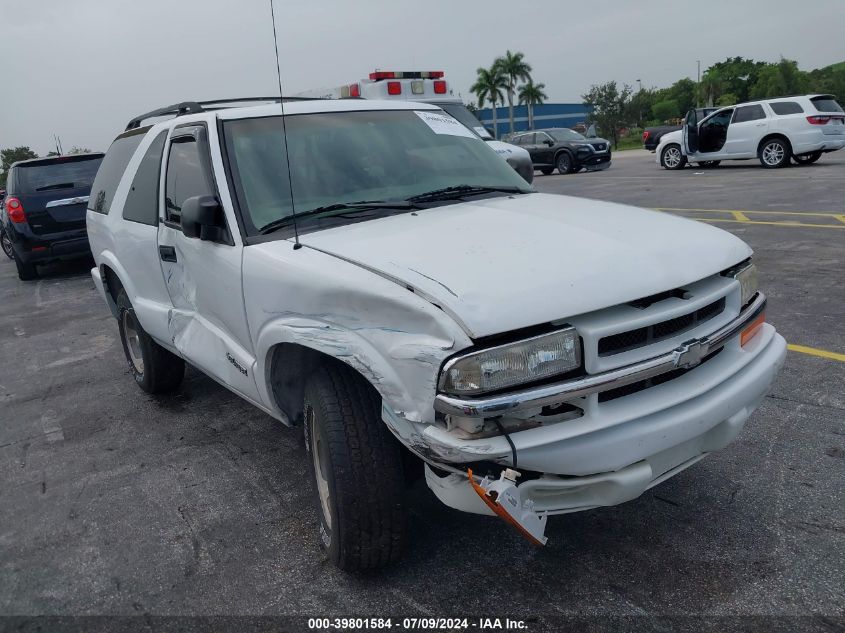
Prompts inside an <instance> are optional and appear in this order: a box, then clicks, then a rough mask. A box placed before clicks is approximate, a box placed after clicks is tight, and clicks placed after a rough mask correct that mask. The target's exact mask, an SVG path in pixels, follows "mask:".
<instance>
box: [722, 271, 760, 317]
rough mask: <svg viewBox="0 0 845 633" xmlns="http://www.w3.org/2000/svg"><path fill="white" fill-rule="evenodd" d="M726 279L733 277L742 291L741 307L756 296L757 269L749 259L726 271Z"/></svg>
mask: <svg viewBox="0 0 845 633" xmlns="http://www.w3.org/2000/svg"><path fill="white" fill-rule="evenodd" d="M722 274H724V275H725V276H726V277H733V278H734V279H736V280H737V281H738V282H739V287H740V288H741V289H742V299H741V305H743V306H745V305H747V304H748V302H749V301H751V299H753V298H754V295H756V294H757V267H756V266H755V265H754V264H753V263H752V261H751V260H750V259H749V260H747V261H744V262H742V263H741V264H737V265H736V266H734V267H733V268H730V269H728V270H726V271H725V272H724V273H722Z"/></svg>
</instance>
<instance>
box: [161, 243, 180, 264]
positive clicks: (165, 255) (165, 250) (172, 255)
mask: <svg viewBox="0 0 845 633" xmlns="http://www.w3.org/2000/svg"><path fill="white" fill-rule="evenodd" d="M158 255H159V257H161V261H163V262H175V261H176V249H175V248H174V247H172V246H159V247H158Z"/></svg>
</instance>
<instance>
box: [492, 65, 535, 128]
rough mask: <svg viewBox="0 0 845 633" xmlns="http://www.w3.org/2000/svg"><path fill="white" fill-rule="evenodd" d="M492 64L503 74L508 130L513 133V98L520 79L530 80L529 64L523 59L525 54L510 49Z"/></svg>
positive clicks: (527, 81)
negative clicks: (506, 96)
mask: <svg viewBox="0 0 845 633" xmlns="http://www.w3.org/2000/svg"><path fill="white" fill-rule="evenodd" d="M493 65H494V66H498V67H499V70H501V71H502V74H503V75H504V76H505V80H506V86H505V89H506V90H507V95H508V119H509V120H510V132H511V134H513V132H514V127H513V98H514V95H515V94H516V87H517V84H518V83H519V82H520V81H524V82H526V83H529V82H530V81H531V66H530V65H529V64H528V62H526V61H525V55H523V54H522V53H520V52H516V53H511V52H510V51H507V52H505V55H504V56H503V57H499V58H497V59H496V61H495V62H493Z"/></svg>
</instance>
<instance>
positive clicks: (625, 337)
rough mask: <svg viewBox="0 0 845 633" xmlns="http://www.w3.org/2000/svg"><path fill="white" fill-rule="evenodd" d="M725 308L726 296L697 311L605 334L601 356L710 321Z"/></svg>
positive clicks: (647, 342) (642, 344)
mask: <svg viewBox="0 0 845 633" xmlns="http://www.w3.org/2000/svg"><path fill="white" fill-rule="evenodd" d="M724 310H725V298H724V297H722V298H721V299H719V300H718V301H714V302H713V303H711V304H708V305H706V306H704V307H703V308H699V309H698V310H696V311H695V312H690V313H689V314H684V315H681V316H679V317H675V318H674V319H669V320H668V321H661V322H660V323H655V324H653V325H649V326H647V327H641V328H637V329H636V330H628V331H627V332H620V333H619V334H612V335H611V336H605V337H604V338H602V339H600V340H599V356H611V355H613V354H619V353H620V352H627V351H628V350H632V349H637V348H638V347H644V346H645V345H650V344H651V343H656V342H657V341H661V340H663V339H666V338H669V337H671V336H675V335H676V334H680V333H681V332H685V331H686V330H691V329H692V328H694V327H696V326H697V325H699V324H701V323H704V322H705V321H709V320H710V319H712V318H713V317H715V316H717V315H719V314H721V313H722V312H723V311H724Z"/></svg>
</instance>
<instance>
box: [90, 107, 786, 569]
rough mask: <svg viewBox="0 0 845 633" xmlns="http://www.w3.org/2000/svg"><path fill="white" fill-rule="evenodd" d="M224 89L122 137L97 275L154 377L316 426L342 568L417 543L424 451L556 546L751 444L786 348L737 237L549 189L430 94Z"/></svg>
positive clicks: (108, 181) (318, 473) (461, 496)
mask: <svg viewBox="0 0 845 633" xmlns="http://www.w3.org/2000/svg"><path fill="white" fill-rule="evenodd" d="M221 105H230V106H231V105H233V104H220V103H219V102H218V103H217V104H197V103H183V104H179V105H178V106H172V107H169V108H163V109H161V110H157V111H155V112H152V113H149V114H148V115H144V116H143V117H139V118H137V119H134V120H133V121H131V122H130V124H129V126H128V127H127V131H126V132H125V133H124V134H121V135H120V136H119V137H118V138H117V139H116V140H115V141H114V143H113V144H112V146H111V148H110V149H109V151H108V153H107V155H106V157H105V160H104V162H103V165H102V167H101V168H100V171H99V173H98V175H97V178H96V181H95V183H94V185H93V189H92V192H91V197H90V203H89V204H90V207H89V211H88V233H89V239H90V242H91V248H92V251H93V253H94V257H95V259H96V268H94V269H93V270H92V275H93V278H94V282H95V284H96V285H97V287H98V289H99V291H100V292H101V294H102V295H103V297H104V298H105V300H106V302H107V303H108V305H109V307H110V308H111V311H112V313H113V314H114V315H115V317H117V319H118V324H119V328H120V334H121V338H122V340H123V345H124V349H125V352H126V356H127V359H128V361H129V367H130V369H131V371H132V374H133V375H134V376H135V379H136V381H137V382H138V384H139V385H140V386H141V387H142V388H143V389H145V390H147V391H149V392H160V391H165V390H169V389H173V388H176V387H177V386H178V384H179V382H180V380H181V379H182V375H183V371H184V362H185V361H187V362H189V363H191V364H192V365H194V366H195V367H197V368H199V369H200V370H201V371H203V372H205V373H206V374H208V375H209V376H211V377H212V378H214V379H215V380H217V381H218V382H220V383H221V384H223V385H225V386H226V387H228V388H229V389H231V390H232V391H233V392H235V393H237V394H238V395H240V396H241V397H243V398H245V399H246V400H248V401H249V402H251V403H253V404H254V405H255V406H257V407H260V408H261V409H263V410H264V411H266V412H267V413H268V414H269V415H271V416H273V417H274V418H276V419H278V420H280V421H281V422H283V423H285V424H289V425H302V426H303V427H304V432H305V436H306V445H307V448H308V452H309V463H311V464H312V465H313V469H312V473H313V475H314V490H315V500H316V502H317V505H318V508H319V516H320V530H321V535H322V541H323V544H324V546H325V548H326V551H327V552H328V556H329V557H330V559H331V560H332V561H333V562H334V563H335V564H337V565H338V566H340V567H342V568H344V569H365V568H372V567H377V566H379V565H383V564H386V563H389V562H391V561H393V560H395V559H396V558H397V557H398V556H399V554H400V551H401V547H402V543H403V533H404V513H403V506H404V505H405V498H406V494H407V493H406V488H405V486H406V481H407V480H408V474H409V473H411V472H413V471H414V470H415V471H416V472H417V473H421V471H423V470H424V473H425V479H426V482H427V483H428V486H429V487H430V488H431V490H433V491H434V493H435V495H437V497H438V498H439V499H441V500H442V501H443V502H444V503H445V504H447V505H449V506H451V507H453V508H457V509H460V510H464V511H467V512H475V513H481V514H490V515H493V514H497V515H499V516H501V517H502V518H504V519H505V520H506V521H508V522H509V523H510V524H512V525H513V526H515V527H516V528H517V529H518V530H519V531H520V532H522V533H523V534H524V535H525V536H526V537H528V538H529V539H530V540H531V541H533V542H535V543H544V542H545V538H546V537H545V536H544V530H545V524H546V519H547V517H548V516H549V515H553V514H560V513H564V512H573V511H577V510H585V509H589V508H595V507H597V506H607V505H613V504H618V503H621V502H623V501H627V500H629V499H633V498H635V497H637V496H638V495H640V494H642V493H643V491H645V490H647V489H648V488H650V487H651V486H654V485H656V484H658V483H660V482H661V481H664V480H665V479H667V478H669V477H671V476H672V475H674V474H676V473H678V472H679V471H681V470H683V469H684V468H686V467H688V466H690V465H691V464H693V463H695V462H696V461H697V460H699V459H701V458H702V457H704V456H705V455H707V454H708V453H710V452H712V451H715V450H718V449H720V448H722V447H724V446H725V445H726V444H728V443H729V442H730V441H731V440H733V439H734V438H735V437H736V435H737V434H738V433H739V432H740V430H741V429H742V427H743V425H744V423H745V421H746V420H747V418H748V416H749V415H750V414H751V412H752V411H753V410H754V408H755V407H756V406H757V405H758V404H759V403H760V401H761V399H762V398H763V397H764V395H765V394H766V392H767V390H768V389H769V387H770V385H771V383H772V380H773V379H774V376H775V374H776V372H777V370H778V368H779V366H780V365H781V363H782V362H783V359H784V355H785V349H786V346H785V342H784V340H783V338H782V337H781V336H779V335H778V334H777V333H776V332H775V330H774V328H773V327H772V326H771V325H769V324H767V323H765V320H764V308H765V303H766V300H765V297H764V296H763V295H762V293H759V292H757V281H756V270H755V268H754V265H753V264H752V263H751V261H750V256H751V250H750V248H749V247H748V246H747V245H745V244H744V243H743V242H742V241H740V240H739V239H737V238H736V237H734V236H733V235H731V234H729V233H726V232H724V231H721V230H719V229H717V228H714V227H712V226H708V225H706V224H700V223H696V222H693V221H690V220H685V219H681V218H678V217H673V216H669V215H664V214H660V213H656V212H652V211H645V210H640V209H635V208H632V207H627V206H622V205H617V204H609V203H604V202H597V201H592V200H583V199H578V198H570V197H564V196H556V195H546V194H540V193H536V192H534V191H533V190H532V189H531V187H530V186H529V185H528V184H527V183H526V182H525V181H523V180H522V179H521V178H520V177H519V175H518V174H517V173H516V172H514V171H513V169H511V168H510V167H509V166H508V165H507V164H506V163H505V162H504V161H502V160H501V159H500V158H499V157H498V156H497V155H496V154H495V152H493V151H492V150H491V149H490V148H489V147H487V145H486V144H485V143H484V141H482V140H480V139H478V138H477V137H475V136H473V135H472V134H471V133H469V132H468V131H467V130H466V129H465V128H464V127H463V126H462V125H460V124H459V123H457V121H455V120H454V119H452V118H451V117H449V116H448V115H446V114H444V113H443V112H442V111H441V110H439V109H438V108H436V107H433V106H428V105H425V104H421V103H405V102H395V101H392V102H378V101H366V102H361V101H310V102H288V103H285V104H284V107H283V108H282V107H281V106H280V104H279V103H271V104H265V105H252V106H249V107H242V106H239V107H225V108H224V107H221ZM166 114H171V115H174V114H175V115H176V116H175V117H173V118H170V119H169V120H165V121H161V118H162V116H163V115H166ZM151 117H156V118H158V119H159V122H158V123H155V124H153V125H148V126H142V124H143V123H144V122H145V121H146V120H147V119H149V118H151Z"/></svg>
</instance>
